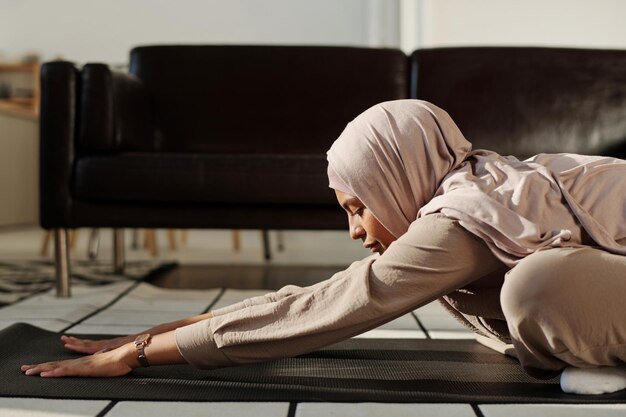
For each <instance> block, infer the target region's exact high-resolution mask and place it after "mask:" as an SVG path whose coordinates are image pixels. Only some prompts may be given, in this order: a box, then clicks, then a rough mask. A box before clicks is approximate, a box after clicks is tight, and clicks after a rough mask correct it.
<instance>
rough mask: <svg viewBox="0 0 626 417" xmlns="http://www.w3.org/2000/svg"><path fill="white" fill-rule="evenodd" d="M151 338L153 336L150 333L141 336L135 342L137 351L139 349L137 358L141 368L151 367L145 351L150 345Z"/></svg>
mask: <svg viewBox="0 0 626 417" xmlns="http://www.w3.org/2000/svg"><path fill="white" fill-rule="evenodd" d="M151 338H152V336H151V335H150V334H148V333H145V334H140V335H139V336H137V337H136V338H135V341H134V342H133V343H134V344H135V349H137V358H138V359H139V363H140V364H141V366H145V367H147V366H150V362H148V358H146V354H145V352H144V349H145V348H146V347H147V346H148V345H149V344H150V339H151Z"/></svg>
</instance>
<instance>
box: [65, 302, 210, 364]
mask: <svg viewBox="0 0 626 417" xmlns="http://www.w3.org/2000/svg"><path fill="white" fill-rule="evenodd" d="M211 317H213V314H212V313H211V312H209V313H204V314H200V315H197V316H191V317H187V318H184V319H182V320H177V321H173V322H170V323H163V324H159V325H158V326H155V327H152V328H150V329H148V330H146V331H145V332H141V333H149V334H151V335H153V336H154V335H158V334H162V333H166V332H170V331H172V330H176V329H177V328H179V327H184V326H187V325H189V324H193V323H197V322H199V321H202V320H206V319H209V318H211ZM141 333H138V334H141ZM135 337H137V334H134V335H129V336H122V337H115V338H112V339H104V340H90V339H81V338H78V337H73V336H66V335H63V336H61V342H63V344H64V346H65V348H66V349H68V350H71V351H73V352H77V353H85V354H93V353H98V352H107V351H110V350H113V349H116V348H118V347H120V346H123V345H125V344H127V343H132V342H133V341H134V340H135Z"/></svg>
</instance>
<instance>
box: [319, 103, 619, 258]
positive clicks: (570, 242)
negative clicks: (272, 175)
mask: <svg viewBox="0 0 626 417" xmlns="http://www.w3.org/2000/svg"><path fill="white" fill-rule="evenodd" d="M328 177H329V181H330V187H331V188H334V189H337V190H340V191H343V192H345V193H347V194H350V195H353V196H356V197H358V198H359V199H360V200H361V201H362V202H363V204H364V205H365V206H366V207H367V208H368V209H370V211H371V212H372V214H373V215H374V216H375V217H376V218H377V219H378V220H379V221H380V223H381V224H382V225H383V226H385V228H387V230H389V231H390V232H391V233H392V234H393V235H394V236H396V237H400V236H401V235H403V234H404V233H405V232H406V231H407V230H408V228H409V226H410V224H411V223H412V222H413V221H414V220H416V219H417V218H419V217H421V216H424V215H427V214H431V213H436V212H441V213H443V214H445V215H446V216H448V217H451V218H454V219H457V220H459V223H460V224H461V226H463V227H464V228H465V229H467V230H468V231H470V232H471V233H473V234H475V235H477V236H479V237H480V238H481V239H483V240H484V241H485V242H486V243H487V245H488V246H489V247H490V248H491V250H492V251H493V252H494V254H496V256H498V257H499V258H500V259H501V260H502V261H503V262H505V263H506V264H507V265H509V266H513V265H515V264H516V263H517V262H518V261H519V260H520V259H522V258H523V257H525V256H527V255H529V254H531V253H533V252H535V251H538V250H541V249H546V248H550V247H565V246H581V245H582V244H583V240H584V239H585V237H584V236H585V232H586V234H587V235H589V236H590V237H591V238H592V239H593V241H595V245H598V246H600V247H602V248H604V249H606V250H608V251H610V252H613V253H617V254H622V255H626V246H624V245H625V244H626V241H625V239H626V161H622V160H619V159H615V158H606V157H596V156H582V155H574V154H556V155H547V154H542V155H538V156H535V157H533V158H531V159H528V160H526V161H519V160H517V159H516V158H514V157H502V156H500V155H498V154H497V153H495V152H491V151H485V150H477V151H474V152H472V146H471V144H470V143H469V142H468V141H467V140H466V139H465V138H464V137H463V135H462V134H461V132H460V131H459V129H458V128H457V126H456V125H455V123H454V122H453V121H452V119H451V118H450V116H449V115H448V114H447V113H446V112H445V111H443V110H442V109H440V108H438V107H437V106H435V105H433V104H431V103H428V102H425V101H420V100H398V101H390V102H386V103H381V104H378V105H376V106H374V107H372V108H370V109H368V110H366V111H365V112H364V113H362V114H361V115H359V116H358V117H357V118H356V119H354V120H353V121H352V122H351V123H349V124H348V126H347V127H346V129H345V130H344V131H343V133H342V134H341V135H340V136H339V138H338V139H337V140H336V141H335V143H334V144H333V145H332V147H331V148H330V150H329V151H328ZM585 243H589V242H585Z"/></svg>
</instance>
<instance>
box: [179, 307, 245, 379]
mask: <svg viewBox="0 0 626 417" xmlns="http://www.w3.org/2000/svg"><path fill="white" fill-rule="evenodd" d="M210 321H211V319H208V320H202V321H199V322H197V323H194V324H190V325H188V326H184V327H179V328H178V329H176V346H177V348H178V351H179V352H180V354H181V355H182V356H183V358H185V360H186V361H187V362H188V363H189V364H191V365H193V366H195V367H198V368H207V369H212V368H221V367H224V366H232V365H234V363H233V361H231V360H230V359H229V358H228V357H227V356H226V355H224V354H223V353H222V352H221V351H220V350H219V349H218V348H217V345H216V343H215V339H214V338H213V333H212V331H211V323H210Z"/></svg>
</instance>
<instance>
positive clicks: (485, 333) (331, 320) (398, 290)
mask: <svg viewBox="0 0 626 417" xmlns="http://www.w3.org/2000/svg"><path fill="white" fill-rule="evenodd" d="M328 161H329V165H328V176H329V180H330V187H331V188H333V189H334V190H335V192H336V194H337V199H338V201H339V204H340V205H341V206H342V207H343V208H344V210H345V211H346V212H347V214H348V220H349V227H350V236H351V237H352V238H353V239H356V240H362V241H363V246H365V247H366V248H369V249H371V251H372V252H376V253H377V254H375V255H373V256H371V257H368V258H366V259H364V260H361V261H358V262H355V263H353V264H352V265H351V266H350V267H349V268H348V269H346V270H345V271H343V272H339V273H337V274H335V275H334V276H333V277H331V278H330V279H328V280H326V281H323V282H321V283H318V284H316V285H313V286H310V287H305V288H301V287H297V286H291V285H290V286H287V287H285V288H282V289H281V290H279V291H277V292H274V293H270V294H267V295H265V296H262V297H255V298H251V299H248V300H245V301H243V302H241V303H238V304H235V305H232V306H228V307H225V308H222V309H219V310H216V311H214V312H212V313H207V314H204V315H200V316H195V317H191V318H187V319H184V320H180V321H178V322H174V323H168V324H164V325H160V326H157V327H155V328H152V329H149V330H147V332H146V333H148V334H149V335H139V336H128V337H122V338H116V339H111V340H105V341H90V340H82V339H77V338H73V337H67V336H63V337H62V341H63V342H64V343H65V347H66V348H67V349H69V350H72V351H76V352H81V353H85V354H88V355H87V356H84V357H81V358H79V359H74V360H66V361H59V362H49V363H43V364H38V365H24V366H23V367H22V370H23V371H24V372H26V374H27V375H41V376H44V377H60V376H70V375H79V376H116V375H124V374H126V373H128V372H130V371H131V370H132V369H133V368H135V367H139V366H146V365H148V364H150V365H160V364H173V363H190V364H192V365H195V366H198V367H206V368H213V367H221V366H231V365H236V364H242V363H249V362H256V361H263V360H269V359H274V358H277V357H283V356H294V355H299V354H302V353H305V352H309V351H312V350H314V349H318V348H321V347H323V346H326V345H329V344H331V343H335V342H338V341H340V340H343V339H346V338H349V337H351V336H354V335H357V334H359V333H362V332H365V331H367V330H370V329H372V328H375V327H377V326H379V325H381V324H383V323H385V322H388V321H390V320H393V319H394V318H396V317H399V316H401V315H403V314H406V313H407V312H410V311H412V310H414V309H416V308H418V307H420V306H422V305H424V304H426V303H429V302H431V301H433V300H435V299H440V300H441V301H442V302H443V304H444V306H446V307H447V308H448V310H450V312H451V313H452V314H454V315H455V316H456V317H457V318H458V319H459V320H461V321H462V322H463V323H465V324H466V325H467V326H469V327H470V328H472V329H473V330H474V331H475V333H476V334H477V339H478V340H479V341H480V342H482V343H484V344H486V345H488V346H490V347H492V348H494V349H496V350H499V351H502V352H508V353H510V354H512V355H515V356H516V357H517V358H518V359H519V361H520V362H521V365H522V366H523V368H524V369H525V370H526V371H527V372H528V373H530V374H531V375H534V376H537V377H553V376H555V375H558V374H559V373H560V374H561V386H562V388H563V389H564V390H565V391H566V392H571V393H582V394H595V393H603V392H613V391H616V390H620V389H623V388H625V387H626V367H624V364H625V362H626V303H625V302H624V300H625V297H626V161H622V160H619V159H614V158H604V157H595V156H581V155H572V154H558V155H547V154H542V155H538V156H535V157H534V158H531V159H529V160H527V161H518V160H517V159H515V158H512V157H503V156H500V155H498V154H496V153H494V152H490V151H486V150H477V151H473V152H472V150H471V144H470V143H469V142H468V141H467V140H465V138H464V137H463V135H462V134H461V132H460V131H459V129H458V128H457V127H456V125H455V124H454V122H453V121H452V119H451V118H450V117H449V116H448V114H447V113H446V112H444V111H443V110H441V109H439V108H438V107H436V106H434V105H432V104H430V103H427V102H424V101H418V100H400V101H393V102H387V103H382V104H379V105H376V106H374V107H372V108H371V109H369V110H367V111H365V112H364V113H363V114H361V115H360V116H358V117H357V118H356V119H355V120H354V121H352V122H351V123H350V124H348V126H347V127H346V129H345V130H344V132H343V133H342V134H341V136H340V137H339V138H338V139H337V141H336V142H335V143H334V144H333V146H332V147H331V149H330V150H329V151H328ZM136 338H137V339H139V340H137V341H136V342H135V343H133V342H134V341H135V339H136Z"/></svg>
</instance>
